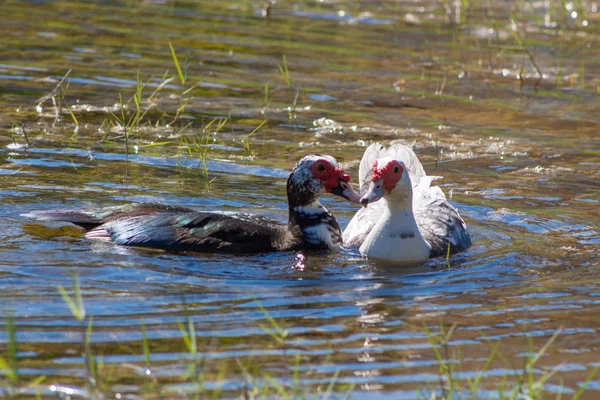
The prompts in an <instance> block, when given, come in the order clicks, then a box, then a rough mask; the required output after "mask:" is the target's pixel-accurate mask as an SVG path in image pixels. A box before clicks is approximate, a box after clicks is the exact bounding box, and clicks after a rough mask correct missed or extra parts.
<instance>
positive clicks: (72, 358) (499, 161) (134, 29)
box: [0, 0, 600, 399]
mask: <svg viewBox="0 0 600 400" xmlns="http://www.w3.org/2000/svg"><path fill="white" fill-rule="evenodd" d="M550 3H551V4H546V5H542V3H539V4H538V3H535V4H534V3H526V2H515V3H514V4H513V3H510V2H500V3H497V4H495V5H493V6H490V5H486V4H480V3H478V2H474V3H473V4H471V6H470V8H468V9H462V10H461V9H450V10H446V9H445V7H444V4H445V3H440V2H429V1H424V2H418V3H414V2H392V1H383V2H377V3H373V2H353V1H340V2H317V3H315V2H308V1H306V2H305V1H297V2H289V3H288V2H285V3H281V2H277V3H273V4H271V5H270V6H269V7H266V5H267V4H270V3H264V2H258V1H240V2H236V1H232V2H218V1H212V2H199V3H196V2H160V1H159V2H145V3H141V2H108V3H102V4H89V3H80V2H73V1H67V0H65V1H31V2H13V1H5V2H3V3H2V4H1V5H0V14H1V15H2V16H3V17H2V24H3V30H2V33H0V38H1V39H2V40H1V44H0V58H1V59H2V62H1V64H0V90H1V91H0V128H1V129H2V131H3V134H2V136H1V137H0V141H1V143H0V144H1V145H2V147H3V149H4V150H3V151H2V153H1V158H0V175H1V176H0V179H1V180H2V181H3V185H2V188H1V189H0V216H1V217H2V219H3V225H2V226H3V230H2V240H1V244H0V287H1V288H2V292H1V294H0V301H1V302H2V304H3V306H2V314H3V315H5V316H8V315H11V316H12V318H13V319H14V321H15V323H16V329H17V340H18V343H19V347H18V349H19V353H18V361H19V366H20V376H21V383H20V385H19V387H20V388H21V390H23V391H24V392H25V393H32V394H33V393H37V392H41V393H43V394H45V395H46V396H51V395H52V394H53V393H55V392H58V393H67V394H72V395H75V396H84V397H85V396H90V393H91V392H90V390H92V388H93V386H94V385H92V384H90V379H89V373H88V372H86V368H85V364H84V361H83V358H82V356H81V354H82V351H81V350H82V345H83V342H84V341H85V339H84V338H85V336H82V335H84V332H85V329H86V328H85V324H82V323H80V322H78V321H76V320H75V319H74V318H73V316H72V315H71V312H70V310H69V308H68V307H67V305H66V304H65V302H64V301H63V299H62V298H61V296H60V295H59V293H58V291H57V286H59V285H62V286H64V287H66V288H70V287H71V285H72V275H73V274H76V275H77V276H79V280H80V282H81V287H82V292H83V298H84V303H85V309H86V312H87V315H88V316H93V331H92V333H91V335H90V342H91V348H92V351H93V354H95V355H96V356H97V359H98V361H99V362H100V377H101V382H96V389H95V390H96V391H97V392H100V393H104V394H105V395H107V397H112V396H125V395H126V396H128V397H142V398H145V397H159V396H160V397H167V398H169V397H182V396H184V395H186V394H187V395H190V396H191V394H192V393H194V392H195V391H197V390H199V389H198V388H199V386H198V383H197V381H198V379H199V378H198V377H199V376H201V378H202V382H203V383H202V385H203V386H202V387H203V388H205V389H207V390H221V392H220V393H219V394H217V396H219V395H221V396H230V397H236V396H239V395H240V394H241V393H244V392H245V393H248V390H249V389H248V388H249V387H253V386H260V385H261V382H263V383H264V382H266V381H265V379H267V378H265V375H268V376H270V377H273V378H274V379H277V380H279V381H280V382H284V383H285V384H286V385H289V386H290V387H292V386H294V387H299V388H300V389H299V390H300V392H302V393H317V391H320V392H325V391H327V388H328V386H329V385H330V383H331V382H332V381H333V382H334V384H333V385H332V387H333V391H334V393H335V394H336V395H338V396H340V397H342V396H343V395H344V393H346V391H347V390H348V389H351V388H352V385H354V389H353V391H352V394H351V396H352V397H353V398H360V397H364V396H365V394H368V395H369V396H373V398H386V399H397V398H417V397H418V396H419V391H425V392H426V391H428V390H439V389H440V377H439V370H440V362H439V361H438V360H437V359H436V356H435V353H434V351H433V349H432V347H431V345H430V343H429V340H428V337H427V333H426V328H425V327H427V329H428V330H430V332H431V333H432V334H433V335H438V334H441V332H440V330H441V329H442V328H443V329H444V330H445V331H447V330H448V329H450V327H452V326H454V331H453V333H452V335H451V336H450V339H449V342H448V346H447V347H443V349H445V351H446V353H445V355H446V358H447V360H448V361H449V362H450V363H451V364H452V365H454V367H455V376H456V377H457V378H458V379H459V380H460V379H463V380H464V379H465V378H473V377H474V376H476V374H478V373H479V371H481V370H482V368H483V365H484V363H485V361H486V360H487V358H488V357H489V355H490V354H491V347H490V346H493V345H494V344H496V343H499V344H500V352H501V353H502V356H503V357H502V358H497V359H496V361H495V362H494V363H493V364H492V365H491V366H490V368H489V369H488V370H487V371H486V379H485V380H484V381H485V384H484V385H483V386H484V387H482V389H481V392H480V393H479V395H485V396H488V395H489V396H493V395H494V393H497V392H495V390H496V388H497V387H498V385H500V384H501V383H502V382H505V383H504V385H505V387H506V388H507V390H511V389H512V388H513V387H515V382H517V379H518V378H517V377H516V376H520V375H522V373H523V368H524V366H525V364H526V363H527V361H528V357H530V356H531V354H532V353H535V352H537V351H538V350H539V349H540V348H542V346H543V345H544V344H545V343H546V342H547V341H548V340H549V339H550V338H551V337H552V336H553V335H556V338H555V339H554V341H553V343H552V345H551V346H550V347H549V349H547V350H546V351H545V353H544V355H543V356H542V357H541V358H540V359H539V361H538V362H537V363H536V365H535V368H534V376H535V377H536V379H541V378H542V377H543V376H544V375H545V374H546V373H548V372H549V371H552V370H554V369H556V373H555V375H553V377H552V378H551V379H550V380H549V381H548V383H547V385H546V387H545V390H546V391H547V392H549V393H550V396H551V397H552V396H554V397H555V396H556V394H555V393H558V392H561V391H562V392H564V393H566V394H569V393H574V391H575V390H577V388H578V385H580V384H581V383H582V382H583V381H585V379H586V376H587V375H588V374H589V373H590V371H591V370H592V368H594V367H596V366H598V357H597V354H598V353H597V334H598V332H597V331H598V329H599V328H600V327H599V324H598V321H599V320H600V313H599V311H598V310H599V308H598V304H599V301H600V280H599V278H598V276H597V275H598V274H597V270H598V265H599V260H598V253H599V251H600V236H599V234H598V229H599V227H598V221H599V212H598V201H599V199H600V196H599V192H600V186H599V185H598V178H599V175H600V160H599V158H598V155H599V154H600V141H599V139H598V138H599V136H598V132H599V131H600V120H599V119H598V111H597V110H598V105H599V102H598V87H600V86H599V85H600V80H599V79H598V77H599V76H600V75H599V74H600V64H599V62H600V61H599V60H600V53H599V51H598V45H599V44H600V36H599V35H598V32H599V30H598V10H597V7H598V6H597V4H596V3H594V2H579V3H564V4H565V6H566V7H570V9H568V10H567V9H562V8H561V7H562V6H561V4H563V3H559V2H558V3H556V4H554V3H555V2H550ZM267 9H268V11H267ZM511 11H512V13H513V16H514V17H515V18H516V21H515V22H516V24H512V23H511V21H510V13H511ZM573 11H576V15H575V16H573ZM457 13H458V14H457ZM515 29H516V32H517V34H518V35H519V36H520V38H521V40H522V41H523V44H524V46H525V49H527V50H524V49H523V48H522V47H520V46H519V43H518V42H517V40H516V39H515V35H514V34H513V33H511V30H513V31H515ZM169 40H170V41H171V42H172V44H173V47H174V49H175V52H176V54H177V55H178V57H179V60H180V62H181V65H182V67H183V68H184V71H185V59H186V56H187V55H189V62H188V67H187V80H186V82H185V83H184V84H182V82H181V80H180V78H179V77H178V74H177V72H176V69H175V66H174V64H173V60H172V57H171V53H170V49H169ZM527 52H529V54H531V56H532V57H533V59H534V61H535V63H536V65H537V68H539V70H540V72H542V74H543V76H542V79H539V74H538V70H537V69H536V66H535V65H534V64H533V63H532V62H531V60H530V58H529V55H528V53H527ZM283 56H285V60H286V61H285V64H287V68H288V70H289V84H288V83H287V82H286V79H285V77H284V75H285V73H282V72H281V71H280V68H278V65H279V66H281V69H282V70H285V66H284V60H283ZM69 70H71V72H70V73H69V75H68V78H67V79H68V81H69V84H68V88H67V85H63V86H62V94H61V92H60V91H59V92H58V93H57V94H56V95H55V96H54V102H55V103H57V102H58V103H59V104H62V107H60V108H57V107H55V106H54V105H53V100H52V98H51V97H49V98H47V99H46V100H45V101H43V102H41V103H40V99H41V98H43V96H45V95H47V94H49V93H51V92H52V90H53V89H54V88H55V87H56V85H57V83H58V82H59V81H60V80H61V79H62V77H63V76H65V74H66V73H67V71H69ZM138 76H139V79H140V80H141V82H143V84H144V89H143V91H142V96H141V98H142V102H141V105H140V107H141V109H142V110H143V111H144V112H146V110H147V112H146V113H145V115H144V117H143V120H142V123H141V124H140V126H139V127H138V129H135V130H133V131H132V132H131V136H130V137H129V138H128V140H127V149H128V150H129V154H126V143H125V132H124V130H123V129H122V128H120V127H119V126H118V124H117V123H116V119H115V118H116V117H115V116H113V115H111V114H110V112H112V113H114V114H115V115H116V116H117V118H118V116H119V115H120V112H121V111H120V107H119V94H122V96H123V99H124V103H125V104H126V110H125V111H126V115H127V116H130V115H132V114H133V113H134V110H135V102H134V101H133V100H131V99H132V96H133V94H134V92H135V90H136V84H137V81H138ZM168 78H173V79H171V80H168V81H167V79H168ZM69 108H70V109H71V111H72V113H73V115H74V116H75V119H76V121H75V119H73V118H72V116H71V115H70V113H69V112H68V111H67V110H68V109H69ZM178 110H180V111H179V112H178ZM263 121H266V122H265V123H264V124H263V125H262V126H261V127H260V129H258V130H257V131H255V129H256V128H257V127H258V126H260V125H261V124H262V123H263ZM221 123H222V125H221V126H220V124H221ZM250 134H251V135H250ZM248 135H250V136H248ZM391 140H400V141H402V142H404V143H407V144H413V145H414V148H415V151H416V152H417V153H418V155H419V157H420V159H421V160H422V162H423V164H424V166H425V169H426V170H427V172H428V173H430V174H435V175H443V176H444V180H443V181H440V182H441V186H442V188H443V190H444V191H445V192H446V193H447V195H448V196H449V197H450V196H451V198H452V201H453V203H454V204H455V205H456V206H457V207H458V208H459V210H460V212H461V214H462V215H463V216H464V218H465V220H466V222H467V224H468V225H469V229H470V230H471V233H472V237H473V243H474V244H473V246H472V248H471V249H469V250H468V251H467V252H465V253H462V254H460V255H457V256H455V257H453V258H451V259H450V260H449V262H446V261H445V260H432V261H430V262H428V263H426V264H425V265H415V266H412V267H405V268H397V267H390V266H381V265H377V264H375V263H372V262H367V261H366V260H364V259H363V258H362V257H361V256H360V254H358V253H357V252H356V251H354V250H343V251H340V252H337V253H332V254H330V253H318V252H317V253H311V252H308V253H307V252H305V253H302V256H303V257H304V260H302V259H301V258H300V257H299V255H298V254H296V253H280V254H268V255H255V256H249V257H240V256H230V255H199V254H165V253H162V252H157V251H150V250H143V249H130V248H123V247H117V246H112V245H110V244H105V243H95V242H90V241H88V240H86V239H85V238H84V237H83V233H82V231H81V230H79V229H77V228H75V227H72V226H69V225H65V224H54V223H51V224H40V223H34V222H32V221H28V220H26V219H24V218H22V217H20V214H22V213H26V212H29V211H32V210H38V209H51V208H59V207H70V208H77V207H89V206H95V205H114V204H121V203H123V202H131V201H136V202H138V201H161V202H165V203H169V204H180V205H184V206H189V207H195V208H197V209H200V210H225V211H238V210H241V211H251V212H256V213H260V214H264V215H268V216H271V217H274V218H277V219H280V220H282V221H284V220H285V219H286V217H287V208H286V207H287V205H286V199H285V178H286V176H287V173H288V171H289V170H290V169H291V168H292V167H293V165H294V163H295V162H296V161H297V160H298V159H299V158H301V157H302V156H303V155H304V154H306V153H309V152H317V151H318V152H323V153H328V154H332V155H334V156H335V157H337V158H338V160H340V161H341V162H342V163H344V165H345V166H346V170H347V171H348V172H349V173H351V174H352V175H353V176H354V177H356V174H357V166H358V163H359V160H360V157H361V155H362V152H363V151H364V149H365V147H366V146H367V145H368V144H369V143H371V142H373V141H379V142H381V143H388V142H389V141H391ZM202 161H204V162H205V164H203V163H202ZM204 165H205V166H206V169H205V168H204ZM324 203H325V204H326V205H327V206H328V207H329V208H330V209H332V210H334V212H335V214H336V216H337V217H338V219H339V220H340V223H341V225H342V226H345V225H346V224H347V223H348V221H349V220H350V218H351V217H352V215H353V213H354V212H356V207H355V206H353V205H350V204H348V203H342V202H340V201H338V200H337V199H334V198H330V197H327V198H325V199H324ZM69 291H70V290H69ZM188 319H189V320H190V321H192V324H193V326H194V330H195V334H196V338H197V350H198V353H200V354H201V355H202V362H197V363H195V364H194V362H193V359H194V358H193V357H192V356H191V355H190V350H189V349H188V348H187V347H186V345H185V342H184V340H183V339H182V333H181V330H180V325H178V324H181V323H184V324H187V322H186V321H187V320H188ZM142 320H143V323H144V325H145V331H146V336H147V338H148V340H149V349H150V354H151V356H150V367H149V368H148V366H147V365H146V363H145V360H144V356H143V351H142V341H143V334H142V329H141V324H142ZM7 321H8V320H7V319H4V320H3V322H2V323H3V325H4V326H6V325H7ZM272 321H275V322H276V324H277V325H278V326H280V327H281V329H287V330H288V332H289V334H288V336H287V337H286V339H285V341H284V343H283V344H281V343H279V342H278V341H277V340H275V339H274V338H273V337H272V336H271V335H269V333H268V331H269V330H271V331H272V330H273V329H274V326H273V322H272ZM185 326H187V325H185ZM0 335H1V336H0V337H1V338H2V342H4V343H6V342H7V334H6V333H5V332H4V330H3V331H2V333H1V334H0ZM6 348H7V346H3V351H4V352H3V353H2V354H3V356H6V354H7V353H6V351H5V349H6ZM296 357H297V358H298V361H297V362H296ZM190 365H192V366H195V367H196V372H195V373H194V374H189V373H186V371H187V372H189V366H190ZM148 369H150V371H151V374H150V375H148V374H147V370H148ZM294 371H296V374H297V379H296V383H294V378H293V377H294ZM247 372H249V374H250V376H254V377H256V379H257V380H256V381H252V380H251V379H250V378H248V375H247V374H246V373H247ZM42 375H43V376H45V379H44V380H43V381H42V382H41V383H40V384H39V385H36V386H33V387H29V386H27V384H26V383H27V382H30V381H32V380H34V379H35V378H37V377H39V376H42ZM4 382H5V385H4V388H5V389H8V388H9V387H10V385H9V384H8V381H7V380H5V381H4ZM599 388H600V377H599V378H593V379H592V382H591V383H590V388H589V389H588V391H587V392H586V394H584V396H583V397H585V398H590V399H591V398H596V396H597V390H598V389H599ZM270 393H273V392H270ZM569 397H570V396H569ZM552 398H553V397H552Z"/></svg>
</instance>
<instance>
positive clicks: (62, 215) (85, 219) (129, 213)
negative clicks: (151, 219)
mask: <svg viewBox="0 0 600 400" xmlns="http://www.w3.org/2000/svg"><path fill="white" fill-rule="evenodd" d="M161 212H179V213H183V212H194V210H192V209H190V208H186V207H178V206H169V205H166V204H161V203H132V204H125V205H122V206H113V207H102V208H95V209H89V210H42V211H33V212H30V213H28V214H23V217H27V218H32V219H37V220H40V221H63V222H70V223H72V224H75V225H79V226H81V227H83V228H85V229H87V230H90V229H93V228H96V227H97V226H99V225H102V224H104V223H106V222H110V221H114V220H118V219H123V218H132V217H137V216H144V215H154V214H157V213H161Z"/></svg>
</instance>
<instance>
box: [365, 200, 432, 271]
mask: <svg viewBox="0 0 600 400" xmlns="http://www.w3.org/2000/svg"><path fill="white" fill-rule="evenodd" d="M359 250H360V252H361V253H362V254H364V255H366V256H367V257H368V258H372V259H380V260H386V261H392V262H422V261H425V260H427V259H429V255H430V252H431V247H430V246H429V245H428V244H427V242H425V240H424V239H423V237H422V236H421V233H420V232H419V229H418V227H417V224H416V223H415V219H414V217H413V215H412V213H411V212H409V211H396V212H393V213H392V212H390V210H389V209H388V208H387V207H386V208H385V210H384V212H383V215H382V216H381V218H380V219H379V221H378V222H377V224H375V226H374V227H373V229H372V230H371V232H370V233H369V235H368V236H367V238H366V239H365V241H364V243H363V244H362V245H361V246H360V249H359Z"/></svg>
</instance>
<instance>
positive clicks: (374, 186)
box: [360, 179, 385, 207]
mask: <svg viewBox="0 0 600 400" xmlns="http://www.w3.org/2000/svg"><path fill="white" fill-rule="evenodd" d="M384 194H385V193H384V189H383V179H379V180H378V181H375V182H371V184H370V185H369V189H368V190H367V192H366V193H365V194H364V196H363V197H362V199H360V204H362V206H363V207H366V206H368V205H369V203H373V202H375V201H377V200H379V199H381V198H382V197H383V195H384Z"/></svg>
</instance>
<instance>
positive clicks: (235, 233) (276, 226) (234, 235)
mask: <svg viewBox="0 0 600 400" xmlns="http://www.w3.org/2000/svg"><path fill="white" fill-rule="evenodd" d="M87 236H88V237H91V238H96V239H107V240H111V241H112V242H114V243H116V244H120V245H126V246H142V247H155V248H161V249H169V250H187V251H197V252H203V253H206V252H208V253H212V252H227V253H263V252H271V251H282V250H291V249H294V248H297V247H298V246H300V245H301V244H302V240H301V239H300V235H298V234H294V232H292V231H290V229H289V228H288V225H287V224H284V223H282V222H279V221H276V220H273V219H271V218H267V217H263V216H258V215H249V214H217V213H210V212H198V211H193V212H163V213H159V214H156V215H153V216H150V217H143V216H140V217H132V218H126V219H119V220H115V221H112V222H108V223H106V224H103V225H101V226H99V227H97V228H95V229H93V230H92V231H90V232H88V234H87Z"/></svg>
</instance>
